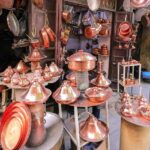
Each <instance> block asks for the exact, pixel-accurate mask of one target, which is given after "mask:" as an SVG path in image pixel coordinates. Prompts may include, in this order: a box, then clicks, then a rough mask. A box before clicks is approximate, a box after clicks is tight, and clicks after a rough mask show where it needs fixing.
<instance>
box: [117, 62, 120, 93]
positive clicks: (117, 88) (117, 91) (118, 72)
mask: <svg viewBox="0 0 150 150" xmlns="http://www.w3.org/2000/svg"><path fill="white" fill-rule="evenodd" d="M117 70H118V82H117V92H118V93H119V91H120V90H119V84H120V83H119V82H120V77H119V75H120V71H119V70H120V64H119V63H118V69H117Z"/></svg>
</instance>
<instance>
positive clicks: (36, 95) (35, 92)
mask: <svg viewBox="0 0 150 150" xmlns="http://www.w3.org/2000/svg"><path fill="white" fill-rule="evenodd" d="M51 93H52V92H51V91H50V90H49V89H47V88H45V87H44V86H43V85H42V84H41V83H40V82H38V81H34V82H33V83H32V84H31V86H30V88H29V89H28V90H27V91H26V92H25V93H24V94H23V95H22V101H23V102H25V103H28V104H33V103H44V102H46V101H47V99H48V97H49V96H50V95H51Z"/></svg>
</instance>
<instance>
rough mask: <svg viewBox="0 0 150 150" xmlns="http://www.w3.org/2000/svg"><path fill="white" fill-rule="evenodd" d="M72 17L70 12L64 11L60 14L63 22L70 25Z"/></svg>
mask: <svg viewBox="0 0 150 150" xmlns="http://www.w3.org/2000/svg"><path fill="white" fill-rule="evenodd" d="M72 17H73V16H72V14H71V12H70V11H67V10H65V11H63V12H62V19H63V20H64V21H65V22H67V23H70V22H71V21H72V19H73V18H72Z"/></svg>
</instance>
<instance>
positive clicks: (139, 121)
mask: <svg viewBox="0 0 150 150" xmlns="http://www.w3.org/2000/svg"><path fill="white" fill-rule="evenodd" d="M115 109H116V111H117V113H118V114H119V115H120V116H121V117H122V118H123V119H125V120H126V121H127V122H130V123H132V124H135V125H138V126H142V127H150V121H149V120H146V119H144V118H142V117H140V116H132V117H127V116H124V115H122V113H121V103H119V102H117V103H116V105H115Z"/></svg>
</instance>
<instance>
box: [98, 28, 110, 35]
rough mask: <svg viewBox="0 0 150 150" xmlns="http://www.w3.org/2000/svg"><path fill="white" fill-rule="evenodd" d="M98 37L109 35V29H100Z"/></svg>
mask: <svg viewBox="0 0 150 150" xmlns="http://www.w3.org/2000/svg"><path fill="white" fill-rule="evenodd" d="M99 35H100V36H108V35H109V29H108V27H104V26H102V29H101V30H100V31H99Z"/></svg>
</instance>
